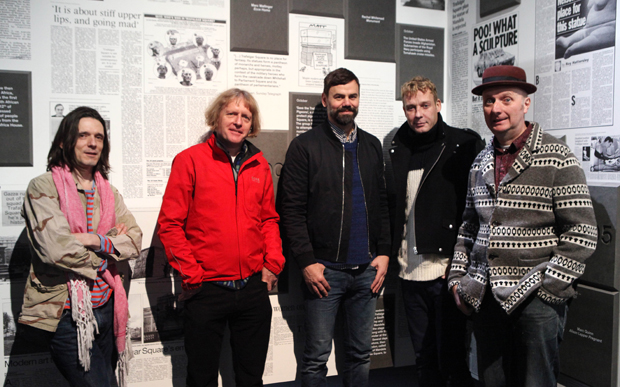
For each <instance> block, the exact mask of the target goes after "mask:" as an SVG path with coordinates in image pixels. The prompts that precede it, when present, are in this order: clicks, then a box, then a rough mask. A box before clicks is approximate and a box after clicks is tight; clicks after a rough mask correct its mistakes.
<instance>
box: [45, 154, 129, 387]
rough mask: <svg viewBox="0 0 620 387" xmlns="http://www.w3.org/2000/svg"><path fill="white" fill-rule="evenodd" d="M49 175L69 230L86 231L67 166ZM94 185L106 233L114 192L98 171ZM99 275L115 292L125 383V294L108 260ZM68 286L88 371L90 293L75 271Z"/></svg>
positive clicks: (121, 375) (91, 331)
mask: <svg viewBox="0 0 620 387" xmlns="http://www.w3.org/2000/svg"><path fill="white" fill-rule="evenodd" d="M52 178H53V179H54V184H55V185H56V189H57V190H58V200H59V201H60V210H61V211H62V212H63V214H64V215H65V218H66V219H67V221H68V222H69V226H70V228H71V232H72V233H85V232H87V230H88V229H87V226H86V213H85V212H84V207H83V206H82V201H81V200H80V197H79V196H78V193H77V189H76V188H75V181H74V180H73V176H72V175H71V171H70V170H69V168H68V167H67V166H65V167H64V168H60V167H54V168H52ZM95 184H96V186H97V191H98V192H99V198H100V204H99V208H100V220H99V225H98V226H97V233H98V234H101V235H105V234H107V232H108V231H109V230H110V229H111V228H113V227H115V225H116V212H115V210H114V193H113V192H112V189H111V188H110V183H109V182H108V181H107V180H106V179H104V178H103V176H101V173H99V172H95ZM101 278H102V279H103V280H104V281H105V282H106V283H107V284H108V285H109V286H110V287H111V288H112V289H113V291H114V337H115V338H116V349H117V350H118V353H119V359H118V364H117V366H118V367H117V368H118V379H119V380H118V382H119V385H120V386H125V385H126V379H127V374H128V372H129V360H130V359H131V358H132V357H133V353H132V351H131V340H129V339H128V337H127V335H128V332H127V321H128V319H129V307H128V304H127V294H126V293H125V288H124V287H123V281H122V279H121V277H120V275H119V274H118V272H117V270H116V266H115V265H114V263H113V262H112V261H108V269H107V270H106V271H104V272H103V273H102V274H101ZM67 286H68V287H69V297H70V298H71V317H72V318H73V321H75V323H76V325H77V334H78V354H79V359H80V364H81V365H82V366H83V367H84V370H86V371H88V370H90V350H91V348H92V346H93V340H94V338H95V330H96V331H97V333H99V328H98V327H97V321H96V320H95V317H94V315H93V311H92V304H91V299H90V298H91V295H90V291H89V289H88V284H87V283H86V280H85V279H84V278H82V277H81V276H79V275H77V274H71V275H70V280H69V282H68V283H67Z"/></svg>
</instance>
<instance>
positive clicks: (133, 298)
mask: <svg viewBox="0 0 620 387" xmlns="http://www.w3.org/2000/svg"><path fill="white" fill-rule="evenodd" d="M141 298H142V297H141V295H140V294H129V295H128V296H127V301H128V304H129V320H128V321H127V331H128V333H129V336H130V337H131V343H132V344H140V343H142V329H143V328H144V325H143V324H142V303H141V302H140V300H141Z"/></svg>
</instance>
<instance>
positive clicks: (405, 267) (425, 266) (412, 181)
mask: <svg viewBox="0 0 620 387" xmlns="http://www.w3.org/2000/svg"><path fill="white" fill-rule="evenodd" d="M423 173H424V170H423V169H416V170H413V171H409V174H408V175H407V205H406V207H405V219H406V223H405V227H404V230H403V239H402V243H401V245H400V249H399V250H398V263H399V264H400V272H399V273H398V276H399V277H400V278H402V279H405V280H408V281H432V280H434V279H436V278H439V277H441V276H442V275H444V274H445V273H446V268H447V267H448V262H449V261H450V256H446V255H441V254H418V253H417V249H416V241H415V233H414V232H413V230H414V227H424V224H423V223H422V224H417V225H416V224H415V219H414V216H413V215H414V213H413V212H414V211H412V210H413V203H414V202H415V197H416V195H417V193H418V188H419V186H420V182H421V180H422V174H423ZM409 230H411V231H412V232H408V231H409Z"/></svg>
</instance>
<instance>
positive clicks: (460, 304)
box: [452, 285, 474, 316]
mask: <svg viewBox="0 0 620 387" xmlns="http://www.w3.org/2000/svg"><path fill="white" fill-rule="evenodd" d="M457 288H458V285H454V286H453V287H452V295H453V296H454V302H456V307H457V308H458V309H459V310H460V311H461V312H463V313H464V314H465V315H466V316H469V315H470V314H471V313H472V312H473V311H474V308H473V307H472V306H471V305H469V304H468V303H466V302H465V301H463V299H462V298H461V295H460V294H459V292H458V291H457Z"/></svg>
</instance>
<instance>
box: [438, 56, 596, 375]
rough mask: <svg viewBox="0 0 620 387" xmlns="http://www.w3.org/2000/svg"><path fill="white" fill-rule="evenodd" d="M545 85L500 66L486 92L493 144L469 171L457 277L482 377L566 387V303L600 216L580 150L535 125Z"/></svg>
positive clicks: (488, 74)
mask: <svg viewBox="0 0 620 387" xmlns="http://www.w3.org/2000/svg"><path fill="white" fill-rule="evenodd" d="M535 91H536V86H534V85H532V84H530V83H527V81H526V76H525V71H524V70H523V69H521V68H519V67H515V66H495V67H490V68H488V69H486V70H485V71H484V74H483V76H482V84H481V85H479V86H477V87H475V88H474V89H473V90H472V93H474V94H476V95H481V96H482V104H483V108H484V117H485V121H486V123H487V126H488V127H489V129H490V130H491V132H493V135H494V136H493V140H492V141H491V142H490V143H489V145H488V146H487V147H486V148H485V149H484V150H483V151H482V152H480V154H479V155H478V157H476V159H475V160H474V163H473V165H472V167H471V170H470V173H469V189H468V193H467V202H466V206H465V211H464V213H463V224H462V225H461V228H460V230H459V236H458V239H457V243H456V246H455V249H454V257H453V260H452V266H451V270H450V276H449V279H448V286H449V287H450V289H451V290H452V292H453V295H454V298H455V301H456V304H457V306H458V307H459V309H461V311H463V312H464V313H466V314H471V313H472V312H473V311H474V310H475V311H476V312H477V313H475V314H474V316H473V321H474V335H475V338H476V346H477V351H478V375H479V377H480V379H481V381H482V382H483V384H484V385H486V386H505V385H510V386H527V387H532V386H554V387H555V386H556V385H557V384H556V383H557V381H556V379H557V375H558V373H559V344H560V341H561V337H562V334H563V329H564V322H565V318H566V312H567V308H566V301H568V300H569V299H570V298H571V297H573V295H574V293H575V290H574V288H573V286H572V285H573V283H574V281H575V280H576V279H577V278H579V276H581V274H583V272H584V269H585V264H584V261H585V260H586V259H587V258H588V257H589V256H590V255H592V253H594V249H595V248H596V240H597V229H596V220H595V217H594V210H593V209H592V201H591V199H590V194H589V191H588V186H587V184H586V179H585V175H584V173H583V170H582V169H581V166H580V165H579V161H578V160H577V158H576V157H575V155H574V154H573V153H572V152H571V150H570V148H569V147H568V146H567V145H566V144H564V143H563V142H562V141H560V140H558V139H557V138H555V137H553V136H551V135H549V134H547V133H545V132H544V131H543V130H542V128H541V127H540V125H538V124H537V123H536V122H528V121H525V114H526V113H527V111H528V109H529V107H530V104H531V100H530V98H529V97H528V94H531V93H534V92H535Z"/></svg>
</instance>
